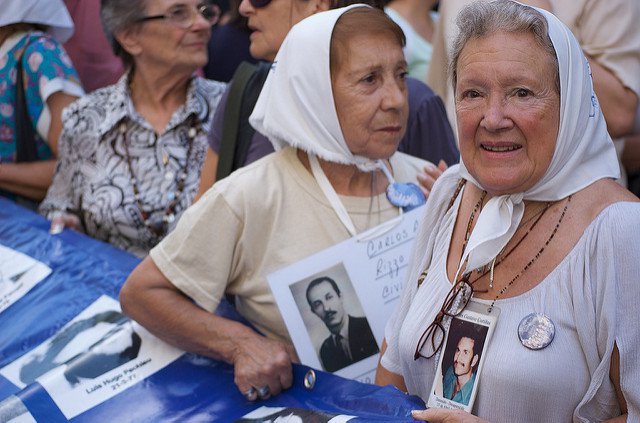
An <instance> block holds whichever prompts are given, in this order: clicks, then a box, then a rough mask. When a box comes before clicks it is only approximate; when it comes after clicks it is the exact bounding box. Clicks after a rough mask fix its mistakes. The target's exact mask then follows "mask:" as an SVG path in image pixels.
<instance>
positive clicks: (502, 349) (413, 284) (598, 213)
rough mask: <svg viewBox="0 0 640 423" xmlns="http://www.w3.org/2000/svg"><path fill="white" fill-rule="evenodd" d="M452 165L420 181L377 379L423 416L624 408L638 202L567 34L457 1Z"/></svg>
mask: <svg viewBox="0 0 640 423" xmlns="http://www.w3.org/2000/svg"><path fill="white" fill-rule="evenodd" d="M458 25H459V26H460V35H459V36H458V39H457V41H456V44H455V45H456V48H455V49H454V56H453V59H452V69H453V72H452V76H453V83H454V92H455V103H456V115H457V119H458V131H459V138H460V152H461V157H462V160H461V163H460V165H457V166H453V167H451V168H450V169H449V170H447V171H446V172H445V173H444V174H443V175H442V176H441V177H440V179H438V181H437V182H436V185H435V187H434V189H433V191H432V192H431V195H430V197H429V201H428V203H427V206H426V207H427V209H426V210H425V214H424V218H423V219H424V224H423V225H422V229H421V230H419V232H418V236H417V241H416V246H415V253H414V257H413V260H412V262H411V264H410V276H409V279H407V283H406V285H405V291H404V293H403V298H402V299H401V300H400V304H398V307H397V309H396V311H395V312H394V314H393V315H392V317H391V319H390V321H389V323H388V324H387V327H386V331H385V342H384V343H383V348H382V350H383V352H382V357H381V360H380V364H379V366H378V372H377V376H376V382H377V383H379V384H388V383H391V384H393V385H395V386H397V387H398V388H400V389H403V390H405V391H407V392H409V393H410V394H416V395H419V396H420V397H422V398H423V399H424V401H425V402H426V404H427V407H428V409H427V410H422V411H416V412H414V413H413V417H414V418H416V419H418V420H428V421H429V422H433V423H437V422H447V423H449V422H485V421H495V422H503V421H504V422H506V421H509V422H511V421H517V422H547V421H573V422H593V421H615V422H619V421H622V422H623V421H639V420H640V388H639V387H638V385H637V381H638V374H639V372H640V361H639V360H638V352H637V351H638V345H640V330H639V328H638V325H637V324H636V322H635V321H634V319H633V318H630V316H634V315H637V314H638V304H640V285H638V283H637V275H638V274H640V260H639V257H638V252H637V251H638V239H640V225H638V222H639V221H640V204H639V202H638V198H637V197H635V196H633V195H632V194H631V193H630V192H628V191H627V190H625V189H624V188H622V187H621V186H619V185H618V184H617V183H616V182H615V181H614V178H616V177H617V176H618V174H619V169H618V163H617V158H616V154H615V148H614V146H613V143H612V141H611V138H610V136H609V134H608V132H607V127H606V124H605V121H604V117H603V115H602V113H601V111H600V109H599V107H598V101H597V98H596V96H595V93H594V91H593V84H592V81H591V72H590V69H589V65H588V62H587V60H586V58H585V57H584V55H583V53H582V49H581V48H580V45H579V44H578V42H577V41H576V39H575V38H574V37H573V35H572V33H571V32H570V31H569V29H568V28H567V27H566V26H565V25H564V24H562V23H561V22H560V21H559V20H558V19H557V18H556V17H555V16H554V15H552V14H550V13H548V12H545V11H542V10H539V9H534V8H531V7H529V6H524V5H522V4H519V3H517V2H513V1H510V0H497V1H493V2H490V3H489V2H476V3H473V4H471V5H469V6H468V7H466V8H465V9H463V11H462V12H461V13H460V16H459V18H458Z"/></svg>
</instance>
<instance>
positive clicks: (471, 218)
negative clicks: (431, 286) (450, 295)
mask: <svg viewBox="0 0 640 423" xmlns="http://www.w3.org/2000/svg"><path fill="white" fill-rule="evenodd" d="M456 192H459V189H457V190H456ZM486 194H487V193H486V191H482V194H481V195H480V200H478V202H477V203H476V205H475V206H474V208H473V211H472V212H471V215H470V216H469V221H468V222H467V228H466V232H465V240H464V244H463V246H462V254H463V255H464V251H465V249H466V246H467V241H468V240H469V237H470V236H471V226H472V225H473V221H474V219H475V215H476V213H477V212H478V210H481V209H482V205H483V203H484V199H485V197H486ZM570 202H571V195H570V196H568V197H567V202H566V204H565V206H564V208H563V210H562V213H561V214H560V217H559V219H558V222H557V223H556V226H555V228H554V229H553V231H551V235H549V238H548V239H547V240H546V242H545V243H544V245H543V246H542V247H541V248H540V250H538V252H537V253H536V255H535V256H534V257H533V258H532V259H531V260H529V262H528V263H527V264H526V265H525V266H524V268H523V269H522V270H521V271H520V272H519V273H518V274H517V275H516V276H514V277H513V278H512V279H511V280H510V281H509V283H508V284H506V285H505V286H503V287H502V289H500V291H498V294H497V295H496V296H495V298H494V299H493V301H492V302H491V304H490V305H489V308H488V310H487V311H488V312H489V313H491V311H492V310H493V307H494V305H495V303H496V301H497V300H498V298H500V296H502V295H503V294H504V293H505V292H506V291H507V290H508V289H509V288H510V287H511V285H513V284H514V283H515V282H516V281H517V280H518V279H520V277H521V276H522V275H523V274H524V272H526V271H527V270H528V269H529V268H530V267H531V266H533V264H534V263H535V262H536V261H537V260H538V258H540V256H541V255H542V253H543V252H544V250H545V248H547V246H548V245H549V243H550V242H551V240H552V239H553V238H554V237H555V235H556V233H557V232H558V229H559V228H560V225H561V224H562V221H563V220H564V217H565V215H566V213H567V209H568V208H569V203H570ZM551 205H552V203H550V202H547V203H546V205H545V206H544V207H543V208H542V209H541V210H540V211H538V212H536V213H534V214H533V215H532V216H531V217H529V218H528V219H527V220H526V221H525V222H524V223H522V224H520V227H522V226H524V225H526V224H527V223H528V222H530V221H531V220H533V219H535V220H534V222H533V224H532V225H531V226H530V227H529V229H527V231H526V232H525V234H524V235H523V236H522V238H520V239H519V240H518V242H516V243H515V245H514V246H513V247H511V249H510V250H509V251H508V252H507V253H506V254H505V255H502V256H501V254H502V252H500V253H499V254H498V256H501V257H500V260H498V261H496V259H497V258H498V256H496V258H494V259H493V261H492V262H491V264H490V270H484V271H482V270H479V272H478V273H480V272H482V273H480V275H479V276H478V277H477V278H475V279H474V280H473V281H470V282H469V285H471V286H472V287H473V285H474V284H475V282H477V281H478V279H480V278H482V277H483V276H485V275H486V274H487V273H489V272H491V274H490V283H489V288H493V271H494V268H495V266H497V265H499V264H500V263H502V262H503V261H504V260H505V259H506V258H507V257H509V256H510V255H511V253H512V252H513V251H514V250H515V249H516V248H518V246H520V244H522V241H524V240H525V238H526V237H527V236H528V235H529V233H531V231H532V230H533V229H534V228H535V227H536V225H537V224H538V222H539V221H540V220H541V219H542V217H543V216H544V214H545V213H546V211H547V210H549V208H550V207H551ZM518 229H519V228H518ZM470 274H471V272H467V273H466V274H465V275H463V276H462V277H463V278H465V277H467V278H468V277H469V275H470ZM421 276H422V275H421ZM424 276H426V275H424ZM423 280H424V278H423ZM420 284H421V281H418V286H420ZM474 291H475V292H479V293H486V292H489V290H483V291H479V290H475V289H474Z"/></svg>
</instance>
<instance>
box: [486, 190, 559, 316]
mask: <svg viewBox="0 0 640 423" xmlns="http://www.w3.org/2000/svg"><path fill="white" fill-rule="evenodd" d="M570 202H571V195H570V196H569V197H567V202H566V204H565V205H564V209H562V213H561V214H560V218H559V219H558V223H556V226H555V228H553V231H552V232H551V235H550V236H549V238H548V239H547V241H546V242H545V243H544V245H543V246H542V247H541V248H540V250H538V252H537V253H536V255H535V256H534V257H533V258H532V259H531V260H529V262H528V263H527V264H526V265H525V266H524V268H523V269H522V270H521V271H520V273H518V274H517V275H515V276H514V277H513V279H511V280H510V281H509V283H508V284H506V285H505V286H503V287H502V289H501V290H500V291H498V295H496V297H495V298H494V299H493V301H492V302H491V305H489V308H488V309H487V311H488V312H489V313H491V311H492V310H493V306H494V305H495V303H496V301H497V300H498V298H500V296H501V295H502V294H504V293H505V292H507V290H508V289H509V288H510V287H511V285H513V284H514V282H515V281H517V280H518V279H520V277H521V276H522V275H523V274H524V272H526V271H527V270H528V269H529V268H530V267H531V266H533V264H534V263H535V262H536V260H538V258H540V256H541V255H542V253H543V252H544V250H545V248H547V246H548V245H549V243H550V242H551V240H552V239H553V237H555V236H556V233H557V232H558V229H559V228H560V225H561V224H562V220H563V219H564V216H565V215H566V214H567V209H568V208H569V203H570ZM543 214H544V213H543ZM541 217H542V215H541ZM539 220H540V218H538V219H537V220H536V223H537V222H538V221H539ZM532 229H533V228H532ZM521 241H522V240H521ZM518 244H520V242H518ZM518 244H516V246H517V245H518ZM514 249H515V247H514ZM511 251H513V249H512V250H511Z"/></svg>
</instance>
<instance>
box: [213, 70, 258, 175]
mask: <svg viewBox="0 0 640 423" xmlns="http://www.w3.org/2000/svg"><path fill="white" fill-rule="evenodd" d="M255 69H256V67H255V65H252V64H251V63H249V62H242V63H240V66H238V69H237V70H236V72H235V74H234V75H233V80H232V81H231V87H230V88H229V96H228V97H227V103H226V107H225V110H224V124H223V125H222V139H221V142H220V151H219V153H218V168H217V170H216V180H217V181H219V180H220V179H222V178H224V177H226V176H228V175H229V174H230V173H231V172H232V171H233V163H234V156H235V152H236V143H237V139H238V124H239V121H240V107H241V105H242V97H243V93H244V89H245V87H246V85H247V82H249V79H250V78H251V75H253V73H254V72H255Z"/></svg>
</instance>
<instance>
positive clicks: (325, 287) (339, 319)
mask: <svg viewBox="0 0 640 423" xmlns="http://www.w3.org/2000/svg"><path fill="white" fill-rule="evenodd" d="M307 300H308V301H309V305H310V306H311V311H312V312H313V314H315V315H316V316H318V317H319V318H320V319H322V321H323V322H324V324H325V325H327V328H328V329H329V330H330V331H331V332H332V333H338V332H340V328H342V326H343V325H344V318H345V312H344V306H343V305H342V298H341V297H340V295H338V293H337V292H336V291H335V290H334V289H333V286H332V285H331V283H330V282H322V283H320V284H318V285H316V286H314V287H313V288H311V290H310V291H309V293H308V294H307Z"/></svg>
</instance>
